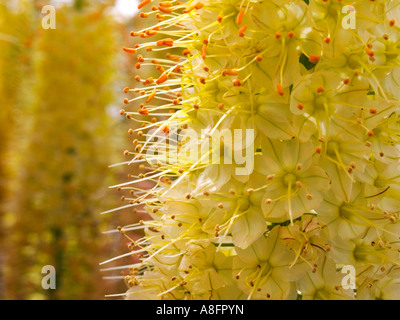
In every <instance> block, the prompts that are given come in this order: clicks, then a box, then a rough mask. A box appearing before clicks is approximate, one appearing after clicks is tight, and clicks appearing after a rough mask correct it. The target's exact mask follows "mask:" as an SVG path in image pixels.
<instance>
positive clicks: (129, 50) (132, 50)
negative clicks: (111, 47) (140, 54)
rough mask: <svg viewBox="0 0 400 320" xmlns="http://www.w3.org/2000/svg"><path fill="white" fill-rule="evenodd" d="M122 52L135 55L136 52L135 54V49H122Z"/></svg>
mask: <svg viewBox="0 0 400 320" xmlns="http://www.w3.org/2000/svg"><path fill="white" fill-rule="evenodd" d="M123 50H124V51H125V52H128V53H136V52H137V50H136V49H132V48H123Z"/></svg>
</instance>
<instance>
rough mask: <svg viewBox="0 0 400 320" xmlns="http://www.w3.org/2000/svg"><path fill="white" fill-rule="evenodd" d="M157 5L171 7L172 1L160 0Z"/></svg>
mask: <svg viewBox="0 0 400 320" xmlns="http://www.w3.org/2000/svg"><path fill="white" fill-rule="evenodd" d="M159 5H160V6H161V7H167V8H170V7H172V3H171V2H169V1H164V2H160V3H159Z"/></svg>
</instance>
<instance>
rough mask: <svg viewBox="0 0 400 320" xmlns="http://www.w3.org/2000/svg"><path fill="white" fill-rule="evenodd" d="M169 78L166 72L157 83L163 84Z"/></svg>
mask: <svg viewBox="0 0 400 320" xmlns="http://www.w3.org/2000/svg"><path fill="white" fill-rule="evenodd" d="M167 80H168V76H167V75H166V74H165V73H164V74H162V75H161V77H159V78H158V79H157V81H156V83H157V84H161V83H164V82H165V81H167Z"/></svg>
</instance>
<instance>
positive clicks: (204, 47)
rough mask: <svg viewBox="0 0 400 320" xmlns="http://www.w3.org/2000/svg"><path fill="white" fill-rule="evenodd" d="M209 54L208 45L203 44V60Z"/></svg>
mask: <svg viewBox="0 0 400 320" xmlns="http://www.w3.org/2000/svg"><path fill="white" fill-rule="evenodd" d="M206 56H207V45H205V44H204V45H203V48H202V49H201V57H202V58H203V60H204V59H205V58H206Z"/></svg>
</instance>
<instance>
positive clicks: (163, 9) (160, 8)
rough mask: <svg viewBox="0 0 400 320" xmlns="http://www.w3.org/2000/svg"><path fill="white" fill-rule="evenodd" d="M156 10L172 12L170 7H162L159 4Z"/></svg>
mask: <svg viewBox="0 0 400 320" xmlns="http://www.w3.org/2000/svg"><path fill="white" fill-rule="evenodd" d="M158 10H160V11H161V12H164V13H172V9H171V8H164V7H161V6H159V7H158Z"/></svg>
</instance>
